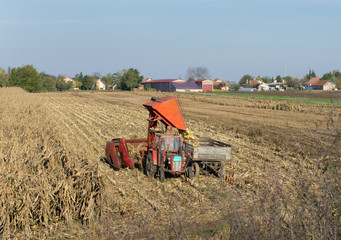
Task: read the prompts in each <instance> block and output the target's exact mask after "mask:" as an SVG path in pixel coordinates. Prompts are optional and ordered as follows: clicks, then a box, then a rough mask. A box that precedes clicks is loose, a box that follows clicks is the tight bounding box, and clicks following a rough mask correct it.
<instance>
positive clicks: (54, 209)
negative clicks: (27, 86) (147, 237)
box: [0, 88, 103, 237]
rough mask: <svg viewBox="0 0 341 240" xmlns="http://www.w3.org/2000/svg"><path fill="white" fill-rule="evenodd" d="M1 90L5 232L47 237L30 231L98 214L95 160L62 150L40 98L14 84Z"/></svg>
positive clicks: (0, 228) (0, 186)
mask: <svg viewBox="0 0 341 240" xmlns="http://www.w3.org/2000/svg"><path fill="white" fill-rule="evenodd" d="M0 95H1V99H0V116H1V123H0V125H1V127H0V129H1V130H0V147H1V148H0V150H1V152H0V172H1V174H0V206H1V209H0V232H1V233H2V234H3V236H5V237H10V236H11V234H16V233H21V234H24V236H26V237H33V236H36V237H39V234H40V235H41V234H42V235H45V236H46V232H45V233H44V232H39V231H34V230H37V229H38V228H41V227H42V226H45V227H46V226H48V225H51V226H53V225H54V226H57V225H58V224H60V223H61V222H66V223H71V222H72V221H74V220H79V221H82V222H86V221H88V220H89V219H92V218H94V217H96V216H98V215H99V214H100V212H101V204H100V202H99V201H100V199H101V194H102V192H101V188H102V184H103V181H102V179H101V177H100V176H99V174H98V170H97V166H96V164H94V163H90V162H89V161H87V160H86V159H84V158H82V157H81V156H77V155H75V154H73V153H72V152H67V151H66V149H65V148H64V147H63V146H62V145H61V143H60V139H61V137H60V136H59V132H58V131H56V127H55V126H54V123H53V122H52V121H51V119H49V117H48V116H47V115H46V112H45V109H44V107H43V106H42V103H41V102H42V101H43V100H42V99H41V98H39V97H38V96H35V95H30V94H28V93H26V92H24V91H23V90H21V89H15V88H14V89H0ZM19 235H20V234H19ZM47 235H48V234H47Z"/></svg>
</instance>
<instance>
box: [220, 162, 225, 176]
mask: <svg viewBox="0 0 341 240" xmlns="http://www.w3.org/2000/svg"><path fill="white" fill-rule="evenodd" d="M219 175H220V178H221V179H225V164H224V163H223V162H221V163H220V170H219Z"/></svg>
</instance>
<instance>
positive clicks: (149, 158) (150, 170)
mask: <svg viewBox="0 0 341 240" xmlns="http://www.w3.org/2000/svg"><path fill="white" fill-rule="evenodd" d="M155 172H156V166H154V165H153V156H152V154H148V156H147V162H146V175H147V176H148V177H154V175H155Z"/></svg>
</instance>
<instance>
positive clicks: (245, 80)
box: [239, 74, 253, 85]
mask: <svg viewBox="0 0 341 240" xmlns="http://www.w3.org/2000/svg"><path fill="white" fill-rule="evenodd" d="M251 79H253V77H252V76H251V75H249V74H246V75H244V76H243V77H242V78H241V79H240V80H239V84H240V85H243V84H246V82H248V81H250V80H251Z"/></svg>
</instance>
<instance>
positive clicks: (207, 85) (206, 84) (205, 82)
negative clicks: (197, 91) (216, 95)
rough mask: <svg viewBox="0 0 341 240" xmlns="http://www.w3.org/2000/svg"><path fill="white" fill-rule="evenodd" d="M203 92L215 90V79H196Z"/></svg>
mask: <svg viewBox="0 0 341 240" xmlns="http://www.w3.org/2000/svg"><path fill="white" fill-rule="evenodd" d="M194 82H195V83H196V84H197V85H198V86H199V87H200V88H201V89H202V91H203V92H213V81H212V80H210V79H200V80H196V81H194Z"/></svg>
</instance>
